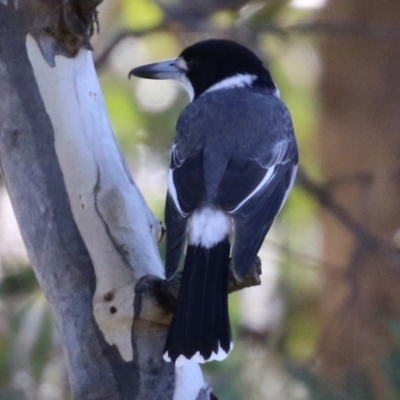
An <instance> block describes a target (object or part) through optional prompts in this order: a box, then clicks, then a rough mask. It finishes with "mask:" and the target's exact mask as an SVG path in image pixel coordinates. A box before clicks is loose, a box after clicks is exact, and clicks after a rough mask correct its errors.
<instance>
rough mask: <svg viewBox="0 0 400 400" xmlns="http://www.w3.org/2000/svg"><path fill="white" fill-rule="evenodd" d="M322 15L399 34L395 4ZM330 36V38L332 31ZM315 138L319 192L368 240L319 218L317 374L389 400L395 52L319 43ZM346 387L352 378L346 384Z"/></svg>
mask: <svg viewBox="0 0 400 400" xmlns="http://www.w3.org/2000/svg"><path fill="white" fill-rule="evenodd" d="M323 17H324V18H326V19H327V20H329V21H330V22H332V21H341V22H343V21H346V22H347V23H352V22H353V23H354V26H359V25H360V24H373V25H374V27H375V29H374V31H375V32H376V31H379V30H382V31H383V32H385V30H387V29H394V28H395V29H398V26H400V3H399V2H396V1H390V0H384V1H381V2H368V1H364V0H335V1H330V2H329V3H328V5H327V7H326V9H325V10H324V11H323ZM337 33H338V32H337ZM320 53H321V61H322V79H321V85H320V93H321V114H320V121H319V129H318V135H319V136H318V137H319V143H320V151H321V152H320V156H321V164H322V169H323V174H324V176H325V178H326V181H327V188H328V189H330V190H332V193H333V194H334V196H335V198H336V200H337V201H338V203H339V204H341V205H343V206H344V207H345V208H346V209H347V210H348V211H349V212H350V214H351V215H352V217H353V218H354V219H356V220H358V221H359V222H360V223H361V224H363V226H364V228H366V229H367V230H368V231H369V232H370V233H372V234H373V235H374V236H375V238H376V242H375V241H374V242H371V241H370V240H368V239H367V238H365V237H363V235H358V236H354V235H353V234H351V233H350V232H349V231H348V230H346V228H345V227H344V226H343V225H341V224H340V222H338V221H337V220H336V219H335V218H334V217H333V216H332V215H331V214H329V212H328V211H325V212H324V214H323V228H324V243H325V246H324V260H326V261H327V263H326V265H327V266H326V267H324V270H323V278H324V290H323V302H322V312H323V315H324V317H325V320H326V323H325V326H324V329H323V332H322V335H321V337H320V341H319V345H318V349H317V354H316V359H317V361H318V363H317V364H316V365H317V366H318V370H319V371H320V372H322V373H323V374H325V375H326V376H328V377H330V378H331V379H334V380H335V381H336V382H339V383H341V384H344V383H346V382H347V383H348V382H350V381H351V380H352V378H354V376H359V377H364V378H365V377H366V378H368V382H369V383H370V385H371V387H372V390H373V393H374V396H375V397H374V398H377V399H386V398H389V395H390V394H391V390H392V389H391V388H390V385H389V383H388V381H387V379H386V377H385V375H384V371H383V360H384V359H385V357H387V355H388V351H389V350H390V349H391V348H392V345H393V342H394V341H393V337H392V335H391V332H390V329H389V322H390V321H391V320H394V319H398V318H399V315H400V290H399V288H400V260H399V255H398V251H397V249H396V246H395V234H396V232H397V231H398V229H399V227H400V212H399V198H400V179H399V176H400V175H399V171H400V134H399V129H400V117H399V116H400V113H399V110H400V85H399V84H398V82H399V80H400V48H399V46H398V42H397V41H394V40H390V39H387V38H386V39H384V35H382V36H381V37H379V36H377V37H373V36H370V35H368V36H362V35H358V36H357V35H355V36H343V35H340V34H336V36H334V35H332V36H326V37H324V38H323V40H322V41H321V45H320ZM353 382H355V380H354V379H353Z"/></svg>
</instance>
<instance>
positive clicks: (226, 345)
mask: <svg viewBox="0 0 400 400" xmlns="http://www.w3.org/2000/svg"><path fill="white" fill-rule="evenodd" d="M229 251H230V245H229V242H228V241H227V240H226V241H223V242H220V243H218V244H217V245H216V246H214V247H212V248H210V249H207V248H204V247H201V246H200V245H199V246H191V245H189V246H188V249H187V254H186V259H185V265H184V270H183V276H182V281H181V287H180V291H179V296H178V302H177V307H176V310H175V313H174V316H173V319H172V323H171V327H170V329H169V333H168V337H167V341H166V343H165V348H164V351H165V354H164V358H165V359H166V360H167V361H172V362H174V363H176V364H177V365H178V364H181V363H182V362H184V361H185V358H186V359H193V360H196V361H197V362H205V361H211V360H222V359H224V358H225V357H226V356H227V354H228V353H229V351H230V349H231V332H230V324H229V314H228V276H229ZM180 356H183V357H185V358H183V357H180Z"/></svg>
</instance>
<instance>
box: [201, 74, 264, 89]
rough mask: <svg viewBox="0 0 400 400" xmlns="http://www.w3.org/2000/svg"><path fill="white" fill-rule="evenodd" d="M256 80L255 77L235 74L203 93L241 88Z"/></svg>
mask: <svg viewBox="0 0 400 400" xmlns="http://www.w3.org/2000/svg"><path fill="white" fill-rule="evenodd" d="M256 79H257V76H256V75H250V74H237V75H234V76H231V77H229V78H226V79H223V80H222V81H221V82H218V83H216V84H215V85H213V86H211V87H210V88H209V89H207V90H206V91H205V92H204V93H209V92H214V91H215V90H222V89H233V88H243V87H246V86H250V85H251V84H252V83H253V82H254V81H255V80H256Z"/></svg>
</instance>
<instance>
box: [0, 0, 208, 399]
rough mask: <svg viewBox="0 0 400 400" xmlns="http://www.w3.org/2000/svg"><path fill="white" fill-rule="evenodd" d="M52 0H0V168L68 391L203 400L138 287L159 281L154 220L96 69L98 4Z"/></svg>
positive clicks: (148, 296)
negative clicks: (51, 322)
mask: <svg viewBox="0 0 400 400" xmlns="http://www.w3.org/2000/svg"><path fill="white" fill-rule="evenodd" d="M56 3H57V4H56ZM56 3H54V2H53V1H50V0H46V1H43V0H25V1H20V2H18V1H15V2H14V1H11V0H0V93H1V98H0V167H1V171H2V174H3V176H4V181H5V184H6V186H7V189H8V192H9V195H10V198H11V201H12V204H13V208H14V211H15V214H16V217H17V220H18V224H19V227H20V230H21V233H22V236H23V239H24V242H25V245H26V248H27V251H28V255H29V258H30V260H31V262H32V265H33V268H34V270H35V273H36V276H37V278H38V280H39V283H40V285H41V287H42V289H43V290H44V292H45V295H46V297H47V299H48V301H49V303H50V306H51V309H52V312H53V316H54V319H55V322H56V325H57V329H58V332H59V334H60V338H61V342H62V346H63V349H64V354H65V358H66V363H67V367H68V374H69V381H70V385H71V390H72V393H73V396H74V398H75V399H85V400H86V399H174V400H179V399H187V400H190V399H208V398H210V392H211V390H210V388H209V387H208V385H207V383H206V382H205V380H204V378H203V375H202V373H201V370H200V368H199V366H198V365H197V364H188V365H186V366H185V367H181V368H176V369H174V367H173V365H172V364H170V363H165V362H164V361H163V359H162V348H163V344H164V340H165V335H166V332H167V329H168V324H169V318H170V316H169V314H168V313H167V312H165V311H164V310H163V309H160V308H159V307H158V305H157V302H156V301H155V300H154V296H153V295H152V292H151V285H148V284H147V283H146V282H147V281H141V282H142V283H141V284H139V285H137V283H138V282H139V280H140V279H141V278H143V277H144V276H146V275H155V276H157V277H159V278H162V277H163V276H164V272H163V266H162V263H161V260H160V257H159V254H158V250H157V246H156V242H155V239H156V238H157V237H158V236H159V232H160V227H159V223H158V222H157V221H156V219H155V217H154V216H153V214H152V213H151V212H150V210H149V209H148V207H147V205H146V204H145V202H144V200H143V198H142V196H141V194H140V193H139V191H138V190H137V188H136V186H135V184H134V182H133V180H132V178H131V176H130V174H129V171H128V170H127V168H126V164H125V162H124V160H123V158H122V156H121V153H120V151H119V148H118V145H117V143H116V140H115V138H114V135H113V132H112V128H111V126H110V123H109V120H108V117H107V113H106V110H105V105H104V100H103V98H102V94H101V90H100V87H99V84H98V81H97V77H96V73H95V70H94V67H93V61H92V56H91V52H90V51H89V49H90V44H89V38H90V37H89V36H90V33H91V32H92V30H93V24H94V20H95V7H96V5H97V4H98V3H99V1H98V0H86V1H83V0H82V1H78V0H66V1H63V2H62V5H61V2H56ZM135 290H136V296H134V293H135ZM134 311H135V313H134Z"/></svg>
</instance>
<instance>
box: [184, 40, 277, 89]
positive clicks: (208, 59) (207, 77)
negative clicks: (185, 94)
mask: <svg viewBox="0 0 400 400" xmlns="http://www.w3.org/2000/svg"><path fill="white" fill-rule="evenodd" d="M179 58H181V59H183V60H184V61H185V62H186V65H187V72H186V76H187V78H188V79H189V81H190V83H191V84H192V86H193V89H194V93H195V97H198V96H200V95H201V94H202V93H204V92H205V91H206V90H208V89H210V88H211V87H212V86H214V85H216V84H218V83H220V82H222V81H224V80H226V79H228V78H235V77H236V78H239V79H240V77H242V76H249V83H250V81H252V84H253V85H258V86H266V87H268V88H271V89H275V84H274V83H273V81H272V78H271V75H270V73H269V72H268V70H267V69H266V68H264V66H263V63H262V61H261V60H260V59H259V58H258V57H257V56H256V55H255V54H254V53H253V52H252V51H250V50H249V49H247V48H246V47H244V46H242V45H240V44H238V43H235V42H232V41H231V40H223V39H210V40H205V41H202V42H199V43H196V44H194V45H192V46H190V47H188V48H186V49H185V50H183V52H182V53H181V54H180V56H179ZM250 77H251V78H250ZM244 82H246V78H244V81H243V83H244ZM233 84H234V83H233Z"/></svg>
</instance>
